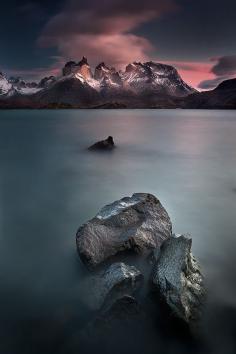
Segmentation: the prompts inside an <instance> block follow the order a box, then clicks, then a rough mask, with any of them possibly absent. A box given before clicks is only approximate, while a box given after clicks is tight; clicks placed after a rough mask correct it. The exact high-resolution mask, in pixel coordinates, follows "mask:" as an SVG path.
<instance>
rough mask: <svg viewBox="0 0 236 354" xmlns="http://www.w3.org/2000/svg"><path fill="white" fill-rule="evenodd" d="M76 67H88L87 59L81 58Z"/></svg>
mask: <svg viewBox="0 0 236 354" xmlns="http://www.w3.org/2000/svg"><path fill="white" fill-rule="evenodd" d="M78 65H79V66H82V65H89V64H88V59H87V58H86V57H84V56H83V58H82V59H81V61H80V62H79V63H78Z"/></svg>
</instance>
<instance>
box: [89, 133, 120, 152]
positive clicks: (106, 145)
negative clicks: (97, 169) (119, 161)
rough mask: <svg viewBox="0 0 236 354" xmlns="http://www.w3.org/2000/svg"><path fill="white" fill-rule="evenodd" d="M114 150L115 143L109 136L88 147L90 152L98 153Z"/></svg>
mask: <svg viewBox="0 0 236 354" xmlns="http://www.w3.org/2000/svg"><path fill="white" fill-rule="evenodd" d="M114 148H115V143H114V140H113V137H112V136H109V137H108V138H107V139H105V140H101V141H98V142H97V143H95V144H93V145H92V146H90V147H89V150H91V151H96V150H97V151H99V150H113V149H114Z"/></svg>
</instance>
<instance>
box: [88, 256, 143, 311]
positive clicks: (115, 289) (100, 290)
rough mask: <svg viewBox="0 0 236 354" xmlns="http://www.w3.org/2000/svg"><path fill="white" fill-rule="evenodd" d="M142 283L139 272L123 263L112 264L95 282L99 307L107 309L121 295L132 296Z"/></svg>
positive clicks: (141, 276)
mask: <svg viewBox="0 0 236 354" xmlns="http://www.w3.org/2000/svg"><path fill="white" fill-rule="evenodd" d="M142 282H143V275H142V274H141V272H140V271H139V270H138V269H137V268H135V267H133V266H129V265H126V264H124V263H113V264H112V265H111V266H110V267H109V268H108V269H107V270H106V271H105V272H103V273H102V274H101V276H100V277H99V278H98V279H97V280H96V281H95V283H96V293H97V296H98V300H99V305H100V306H102V305H103V306H104V307H107V306H109V305H110V304H111V303H113V302H114V301H115V300H116V299H118V298H120V297H121V296H123V295H133V294H134V293H135V291H137V290H138V289H139V288H140V287H141V285H142Z"/></svg>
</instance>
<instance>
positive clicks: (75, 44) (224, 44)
mask: <svg viewBox="0 0 236 354" xmlns="http://www.w3.org/2000/svg"><path fill="white" fill-rule="evenodd" d="M235 14H236V1H235V0H224V1H222V0H191V1H190V0H135V1H133V0H99V1H98V0H50V1H49V0H32V1H29V0H8V1H4V2H3V3H2V4H1V12H0V71H2V72H4V73H6V74H7V75H8V76H9V75H11V76H21V77H23V78H25V79H28V80H38V79H40V78H42V77H44V76H48V75H60V72H61V68H62V67H63V65H64V64H65V62H67V61H68V60H75V61H79V60H80V59H81V58H82V56H86V57H87V58H88V61H89V63H90V64H91V66H92V67H93V68H94V67H95V66H96V65H97V64H98V63H100V62H105V63H106V64H107V65H108V66H115V67H116V68H117V69H123V68H125V66H126V65H127V64H128V63H130V62H133V61H138V62H139V61H141V62H145V61H148V60H153V61H156V62H163V63H167V64H170V65H174V66H175V67H176V68H177V69H178V71H179V73H180V74H181V76H182V77H183V79H184V80H185V81H186V82H187V83H189V84H191V85H192V86H194V87H196V88H198V89H200V90H207V89H212V88H214V87H215V86H217V85H218V84H219V83H220V82H221V81H223V80H225V79H228V78H232V77H236V41H235V36H236V21H235Z"/></svg>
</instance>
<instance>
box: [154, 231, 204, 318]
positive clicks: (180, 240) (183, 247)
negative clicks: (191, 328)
mask: <svg viewBox="0 0 236 354" xmlns="http://www.w3.org/2000/svg"><path fill="white" fill-rule="evenodd" d="M191 246H192V240H191V239H190V238H187V237H185V236H183V235H181V236H179V237H174V236H172V237H171V238H169V239H168V240H167V241H166V242H165V243H164V244H163V245H162V247H161V252H160V256H159V258H158V260H157V262H156V264H155V266H154V271H153V279H152V281H153V284H154V286H155V287H156V289H157V290H158V292H159V294H160V296H161V298H162V299H163V300H164V301H165V302H166V304H167V305H168V306H169V308H170V309H171V311H173V313H174V314H175V315H176V316H177V317H179V318H181V319H183V320H184V321H185V322H187V323H192V322H195V321H196V320H197V319H198V318H199V316H200V314H201V309H202V303H203V299H204V295H205V290H204V286H203V276H202V274H201V272H200V269H199V265H198V263H197V261H196V260H195V259H194V257H193V255H192V253H191Z"/></svg>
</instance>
